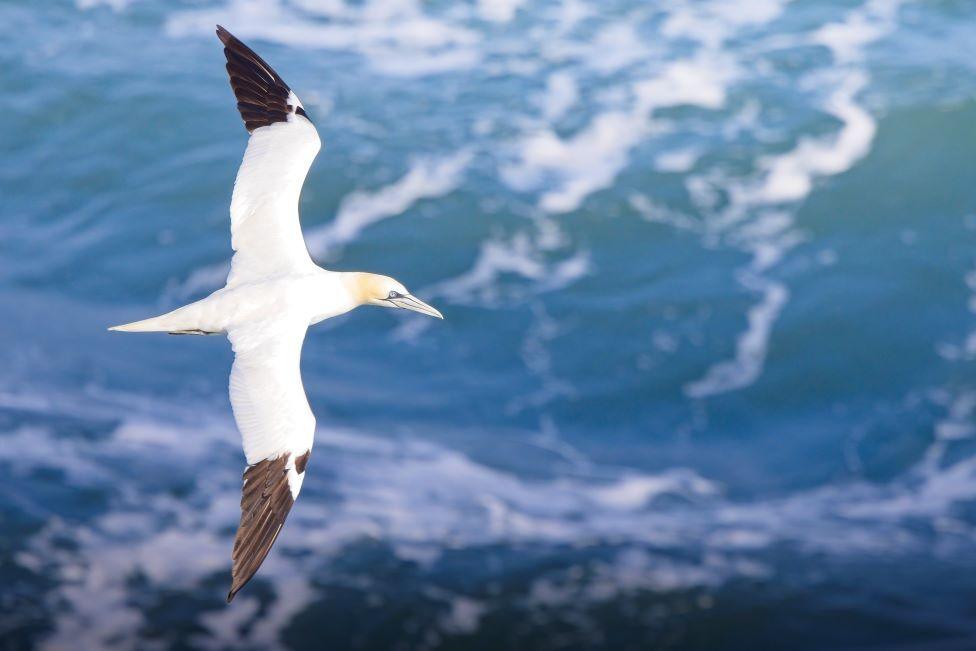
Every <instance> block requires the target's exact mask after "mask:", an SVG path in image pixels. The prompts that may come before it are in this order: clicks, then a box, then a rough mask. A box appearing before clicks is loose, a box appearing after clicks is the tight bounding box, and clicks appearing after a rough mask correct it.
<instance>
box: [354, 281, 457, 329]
mask: <svg viewBox="0 0 976 651" xmlns="http://www.w3.org/2000/svg"><path fill="white" fill-rule="evenodd" d="M349 281H350V282H349V289H350V292H351V293H352V294H353V296H354V298H355V300H356V302H357V303H358V304H359V305H379V306H380V307H399V308H403V309H405V310H413V311H414V312H420V313H421V314H427V315H429V316H434V317H437V318H438V319H443V318H444V316H443V315H442V314H441V313H440V312H438V311H437V310H436V309H434V308H433V307H431V306H430V305H427V304H426V303H424V302H423V301H422V300H420V299H419V298H417V297H415V296H412V295H411V294H410V292H408V291H407V288H406V287H404V286H403V284H402V283H400V282H399V281H397V280H396V279H394V278H390V277H389V276H381V275H379V274H370V273H358V272H357V273H351V274H349Z"/></svg>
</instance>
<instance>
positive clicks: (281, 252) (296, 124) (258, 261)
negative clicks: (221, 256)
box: [217, 25, 322, 285]
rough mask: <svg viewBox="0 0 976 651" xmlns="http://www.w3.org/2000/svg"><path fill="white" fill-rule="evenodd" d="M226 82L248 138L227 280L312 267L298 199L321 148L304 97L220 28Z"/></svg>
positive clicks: (235, 202) (237, 184) (235, 205)
mask: <svg viewBox="0 0 976 651" xmlns="http://www.w3.org/2000/svg"><path fill="white" fill-rule="evenodd" d="M217 36H218V37H219V38H220V40H221V42H222V43H223V44H224V55H225V56H226V57H227V73H228V74H229V75H230V86H231V88H232V89H233V90H234V95H235V96H236V97H237V109H238V110H239V111H240V113H241V118H243V120H244V126H245V127H246V128H247V130H248V131H249V132H250V134H251V137H250V139H249V140H248V143H247V150H246V151H245V152H244V160H243V162H242V163H241V168H240V170H238V172H237V180H236V181H235V182H234V196H233V198H232V199H231V204H230V229H231V246H232V247H233V249H234V251H235V252H236V253H235V254H234V258H233V260H232V261H231V271H230V275H229V276H228V278H227V284H228V285H233V284H236V283H240V282H247V281H249V280H252V279H257V278H265V277H268V276H273V275H278V274H281V273H290V272H294V271H298V270H301V269H302V268H303V267H307V266H308V265H311V264H312V260H311V258H310V257H309V255H308V249H307V248H306V247H305V240H304V239H303V238H302V228H301V224H300V222H299V218H298V198H299V196H300V195H301V191H302V185H303V184H304V183H305V176H306V175H307V174H308V170H309V168H310V167H311V166H312V161H313V160H315V156H316V154H318V152H319V149H320V148H321V146H322V142H321V141H320V140H319V135H318V132H316V130H315V126H314V125H313V124H312V122H311V121H310V120H309V119H308V115H306V113H305V109H304V108H303V107H302V103H301V101H299V99H298V97H297V96H296V95H295V93H294V92H292V90H291V89H290V88H289V87H288V84H286V83H285V82H284V81H283V80H282V79H281V77H279V76H278V73H276V72H275V71H274V70H273V69H272V68H271V66H269V65H268V64H267V63H265V62H264V59H262V58H261V57H259V56H258V55H257V54H255V53H254V51H253V50H251V48H249V47H247V46H246V45H244V44H243V43H242V42H241V41H239V40H238V39H237V38H235V37H234V36H233V35H232V34H231V33H230V32H228V31H227V30H226V29H224V28H223V27H220V26H219V25H218V27H217Z"/></svg>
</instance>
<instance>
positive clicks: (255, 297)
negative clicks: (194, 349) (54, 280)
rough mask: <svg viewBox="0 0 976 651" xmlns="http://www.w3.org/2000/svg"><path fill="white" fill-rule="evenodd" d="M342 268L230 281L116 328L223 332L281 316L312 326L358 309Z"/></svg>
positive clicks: (142, 330) (177, 331)
mask: <svg viewBox="0 0 976 651" xmlns="http://www.w3.org/2000/svg"><path fill="white" fill-rule="evenodd" d="M354 275H355V274H345V273H342V272H335V271H328V270H326V269H321V268H319V267H315V266H314V265H313V266H312V268H310V269H308V270H305V271H296V272H293V273H287V274H282V275H280V276H276V277H271V278H266V279H255V280H251V281H248V282H241V283H238V284H236V285H227V286H225V287H222V288H221V289H218V290H217V291H215V292H214V293H212V294H210V295H209V296H207V297H206V298H203V299H201V300H199V301H196V302H195V303H190V304H189V305H184V306H183V307H181V308H178V309H175V310H173V311H172V312H168V313H167V314H163V315H161V316H158V317H154V318H151V319H145V320H143V321H136V322H135V323H129V324H126V325H124V326H116V327H115V328H113V329H114V330H120V331H124V332H169V333H171V334H221V333H228V334H229V333H231V332H233V331H234V330H235V329H236V328H240V327H247V326H249V325H251V324H254V323H257V322H262V321H266V320H267V319H269V318H280V319H284V320H288V321H294V322H295V323H304V324H305V325H306V326H310V325H314V324H316V323H319V322H320V321H324V320H325V319H329V318H331V317H334V316H339V315H340V314H345V313H346V312H348V311H350V310H352V309H353V308H355V307H357V306H358V305H359V303H357V302H356V301H355V293H354V287H350V285H353V286H354V285H355V279H354V278H353V277H351V276H354Z"/></svg>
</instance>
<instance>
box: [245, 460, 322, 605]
mask: <svg viewBox="0 0 976 651" xmlns="http://www.w3.org/2000/svg"><path fill="white" fill-rule="evenodd" d="M309 453H310V451H309V452H305V453H304V454H302V455H300V456H298V457H297V458H295V463H294V464H293V465H292V467H293V468H294V472H297V473H298V474H304V472H305V466H306V464H307V463H308V455H309ZM292 456H293V455H292V454H288V453H286V454H283V455H281V456H280V457H278V458H276V459H265V460H264V461H260V462H258V463H256V464H254V465H252V466H248V467H247V470H245V471H244V487H243V489H242V491H241V523H240V525H239V526H238V528H237V537H236V538H235V539H234V552H233V554H232V556H231V558H232V560H233V569H232V570H231V587H230V592H229V593H228V594H227V603H230V602H231V601H232V600H233V599H234V595H236V594H237V593H238V591H240V589H241V588H243V587H244V585H245V584H246V583H247V582H248V581H250V580H251V577H253V576H254V573H255V572H257V571H258V568H259V567H261V564H262V563H263V562H264V559H265V558H266V557H267V556H268V552H269V551H271V547H272V545H274V543H275V540H276V539H277V538H278V533H279V532H280V531H281V527H282V525H284V524H285V518H287V517H288V513H289V512H290V511H291V507H292V505H293V504H294V503H295V499H294V498H293V497H292V494H291V488H290V487H289V485H288V472H289V468H288V466H289V464H288V461H289V460H290V459H291V458H292Z"/></svg>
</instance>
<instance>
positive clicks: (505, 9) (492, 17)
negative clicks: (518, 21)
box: [476, 0, 525, 23]
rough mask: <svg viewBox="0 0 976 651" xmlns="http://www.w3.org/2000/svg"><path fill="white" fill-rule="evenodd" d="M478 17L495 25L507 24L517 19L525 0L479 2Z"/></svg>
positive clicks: (480, 0) (483, 0) (479, 0)
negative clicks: (516, 16)
mask: <svg viewBox="0 0 976 651" xmlns="http://www.w3.org/2000/svg"><path fill="white" fill-rule="evenodd" d="M477 2H478V4H477V5H476V6H477V10H478V15H479V16H480V17H481V18H483V19H484V20H488V21H491V22H494V23H507V22H511V20H512V19H513V18H515V14H516V13H517V12H518V10H519V8H520V7H521V6H522V5H523V4H525V0H477Z"/></svg>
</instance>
